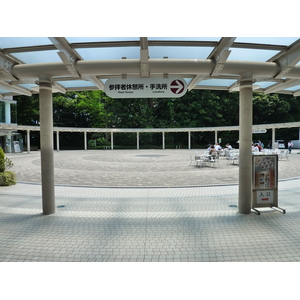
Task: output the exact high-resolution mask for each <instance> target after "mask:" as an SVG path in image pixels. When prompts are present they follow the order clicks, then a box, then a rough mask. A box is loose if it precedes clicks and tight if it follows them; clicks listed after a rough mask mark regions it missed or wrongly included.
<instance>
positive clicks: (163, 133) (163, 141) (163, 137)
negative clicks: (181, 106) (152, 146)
mask: <svg viewBox="0 0 300 300" xmlns="http://www.w3.org/2000/svg"><path fill="white" fill-rule="evenodd" d="M162 148H163V149H165V148H166V146H165V132H164V131H163V132H162Z"/></svg>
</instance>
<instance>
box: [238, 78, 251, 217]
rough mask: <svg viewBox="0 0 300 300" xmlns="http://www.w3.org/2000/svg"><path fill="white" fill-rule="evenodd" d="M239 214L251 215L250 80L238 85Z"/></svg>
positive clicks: (244, 80) (242, 80)
mask: <svg viewBox="0 0 300 300" xmlns="http://www.w3.org/2000/svg"><path fill="white" fill-rule="evenodd" d="M239 113H240V132H239V141H240V143H239V145H240V150H239V206H238V210H239V213H242V214H249V213H251V203H252V149H251V143H252V113H253V109H252V80H250V79H249V77H248V76H247V79H243V78H242V79H241V83H240V112H239Z"/></svg>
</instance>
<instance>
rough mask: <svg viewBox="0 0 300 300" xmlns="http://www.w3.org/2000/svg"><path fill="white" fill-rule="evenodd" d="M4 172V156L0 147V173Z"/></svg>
mask: <svg viewBox="0 0 300 300" xmlns="http://www.w3.org/2000/svg"><path fill="white" fill-rule="evenodd" d="M4 171H5V155H4V151H3V149H2V148H1V147H0V172H4Z"/></svg>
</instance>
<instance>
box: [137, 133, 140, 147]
mask: <svg viewBox="0 0 300 300" xmlns="http://www.w3.org/2000/svg"><path fill="white" fill-rule="evenodd" d="M136 149H137V150H139V149H140V133H139V132H137V133H136Z"/></svg>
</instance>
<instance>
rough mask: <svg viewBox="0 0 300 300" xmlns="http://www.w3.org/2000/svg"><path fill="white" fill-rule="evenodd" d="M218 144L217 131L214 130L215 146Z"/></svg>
mask: <svg viewBox="0 0 300 300" xmlns="http://www.w3.org/2000/svg"><path fill="white" fill-rule="evenodd" d="M217 142H218V131H217V130H215V144H216V143H217Z"/></svg>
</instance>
